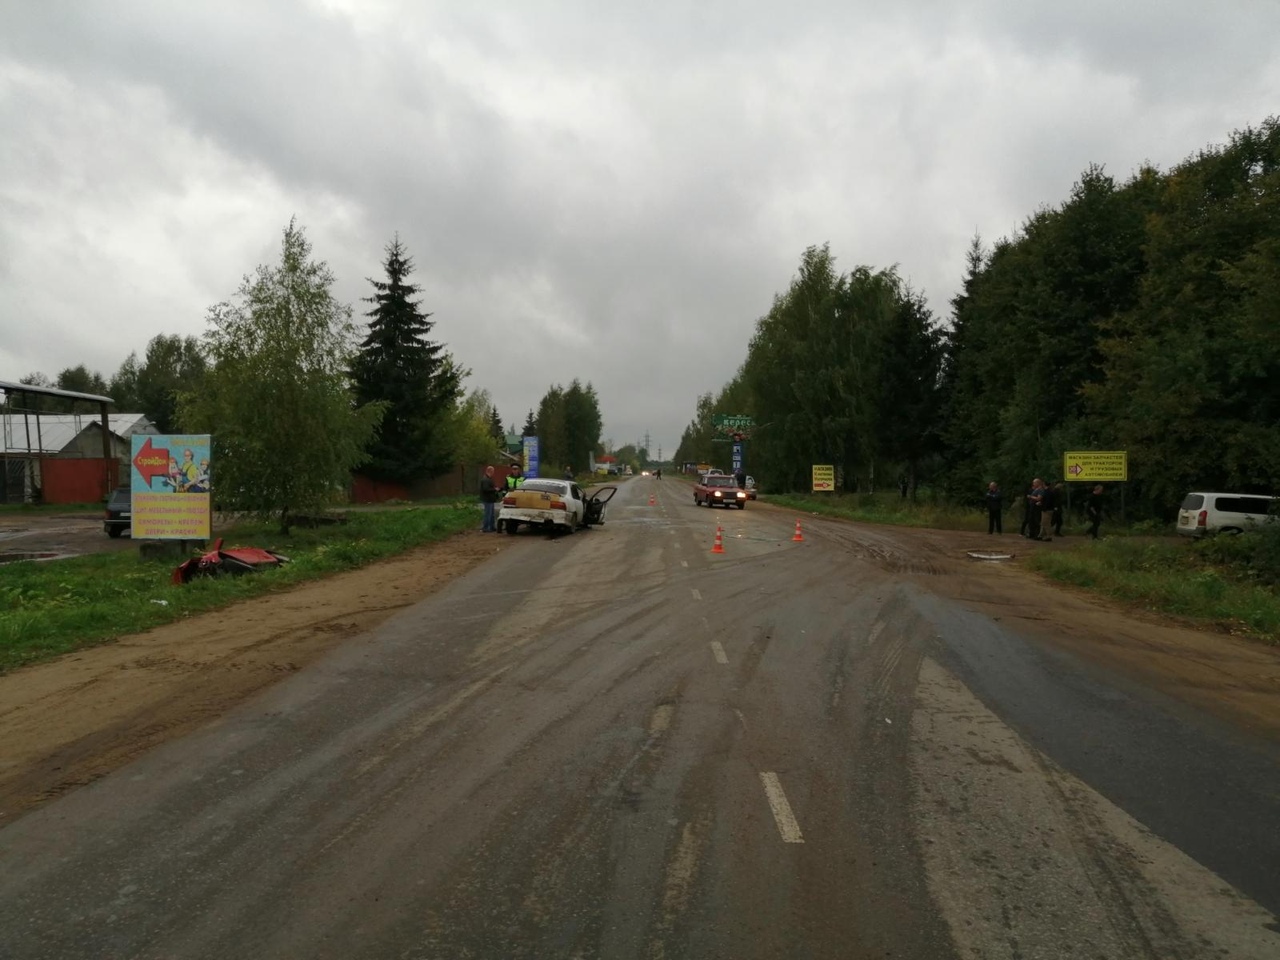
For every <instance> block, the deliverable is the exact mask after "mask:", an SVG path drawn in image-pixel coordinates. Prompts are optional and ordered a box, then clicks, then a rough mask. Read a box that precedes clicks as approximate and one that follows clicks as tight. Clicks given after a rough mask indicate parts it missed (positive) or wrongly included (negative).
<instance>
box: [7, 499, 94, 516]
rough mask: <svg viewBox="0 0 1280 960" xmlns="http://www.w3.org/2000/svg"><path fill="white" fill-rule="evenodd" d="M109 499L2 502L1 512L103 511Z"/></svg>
mask: <svg viewBox="0 0 1280 960" xmlns="http://www.w3.org/2000/svg"><path fill="white" fill-rule="evenodd" d="M106 509H107V501H105V500H99V501H97V502H96V503H0V514H13V513H18V514H22V513H102V512H103V511H105V510H106Z"/></svg>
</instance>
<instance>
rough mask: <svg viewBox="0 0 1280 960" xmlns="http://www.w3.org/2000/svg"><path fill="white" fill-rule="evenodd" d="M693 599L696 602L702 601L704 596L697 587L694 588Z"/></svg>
mask: <svg viewBox="0 0 1280 960" xmlns="http://www.w3.org/2000/svg"><path fill="white" fill-rule="evenodd" d="M693 599H695V600H701V599H702V594H701V593H699V592H698V588H697V587H694V588H693Z"/></svg>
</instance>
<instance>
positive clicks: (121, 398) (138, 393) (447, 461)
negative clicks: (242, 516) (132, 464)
mask: <svg viewBox="0 0 1280 960" xmlns="http://www.w3.org/2000/svg"><path fill="white" fill-rule="evenodd" d="M383 267H384V270H385V278H384V279H379V280H370V283H371V284H372V286H373V288H374V292H373V295H372V296H371V297H369V298H367V301H366V302H368V303H369V304H371V309H370V310H369V311H368V313H367V316H368V318H369V323H368V328H367V332H365V333H364V335H363V336H361V335H360V331H359V330H358V328H357V326H356V325H355V323H354V322H353V319H352V309H351V307H350V306H348V305H346V304H343V303H341V302H339V301H338V300H337V299H336V298H335V296H334V294H333V285H334V282H335V279H334V276H333V273H332V271H331V270H330V269H329V267H328V266H327V265H326V264H325V263H324V262H322V261H317V260H315V259H314V258H313V256H312V250H311V245H310V243H309V242H308V240H307V238H306V236H305V233H304V231H303V230H302V228H301V227H300V226H298V225H297V224H296V223H294V222H291V223H290V224H289V225H288V227H286V228H285V230H284V233H283V238H282V243H281V255H280V260H279V262H278V263H276V264H271V265H262V266H259V267H258V269H257V271H256V272H255V274H254V275H252V276H249V277H245V278H244V280H243V282H242V283H241V285H240V287H239V289H238V290H237V292H236V295H235V297H234V298H232V299H231V300H228V301H226V302H223V303H219V304H216V305H214V306H213V307H211V308H210V310H209V315H208V321H209V329H208V331H207V333H206V334H205V335H204V337H203V338H201V339H196V338H194V337H187V338H182V337H177V336H165V335H162V336H158V337H156V338H154V339H153V340H152V341H151V342H150V344H148V346H147V350H146V355H145V358H144V359H143V360H142V361H139V360H138V358H137V356H136V355H135V354H130V356H129V357H128V358H127V359H126V360H125V361H124V363H123V364H122V365H121V367H120V369H119V370H118V371H117V372H116V374H115V375H114V376H112V377H111V378H110V379H109V380H107V379H105V378H103V377H102V376H101V375H100V374H97V373H94V372H91V371H89V370H88V369H87V368H86V367H84V366H77V367H72V368H68V369H66V370H63V371H62V372H61V373H60V374H59V375H58V377H57V378H56V380H53V381H51V380H50V379H49V378H48V377H45V376H43V375H41V374H32V375H30V376H28V377H25V378H23V379H24V382H27V383H33V384H39V385H50V386H57V387H59V388H61V389H67V390H74V391H78V392H83V393H93V394H106V395H109V396H111V397H112V398H113V399H114V400H115V402H116V403H115V405H116V409H118V410H123V411H139V412H143V413H145V414H146V415H147V416H148V417H149V418H151V419H152V420H153V421H154V422H155V423H156V425H157V427H158V428H159V429H160V430H161V432H177V431H189V432H208V433H212V434H214V435H215V436H216V442H217V450H218V460H217V464H216V469H217V477H216V481H215V483H216V489H217V491H218V496H219V500H220V501H221V502H222V503H223V505H224V506H226V507H228V508H235V509H240V510H245V511H249V512H253V513H257V514H260V515H267V514H276V515H278V516H279V517H280V519H281V522H282V526H283V527H284V528H285V529H286V530H287V529H288V527H289V524H290V519H289V518H290V516H291V515H292V514H294V513H296V512H298V511H299V510H312V509H315V508H317V507H319V506H321V505H323V504H324V503H326V502H328V501H330V500H331V499H333V497H334V496H335V495H336V494H339V493H340V492H341V491H343V490H345V488H346V486H347V484H348V482H349V481H350V475H351V471H352V469H353V468H355V467H361V468H362V470H363V471H364V472H366V473H368V474H369V475H371V476H374V477H376V478H378V479H383V480H392V481H400V482H409V481H413V480H416V479H423V478H429V477H432V476H436V475H439V474H440V473H442V472H444V471H445V470H447V469H448V468H450V467H452V466H453V465H454V464H455V463H458V462H460V461H461V462H470V463H484V462H491V461H492V460H493V459H494V458H495V456H494V455H495V452H496V450H497V448H498V446H499V445H500V443H501V440H502V437H503V433H504V431H503V429H502V424H501V420H500V418H499V417H498V413H497V410H496V408H495V407H494V405H493V403H492V401H491V399H490V397H489V395H488V393H487V392H486V391H484V390H479V389H477V390H473V391H472V392H471V393H470V394H469V395H466V396H464V394H463V389H462V383H463V381H464V379H465V378H466V376H468V371H466V370H465V369H463V368H462V367H460V366H459V365H458V364H457V362H456V361H455V360H454V359H453V358H452V357H451V356H450V355H449V354H448V353H447V351H445V349H444V347H443V345H441V344H439V343H436V342H433V341H432V340H430V339H429V335H430V332H431V329H432V326H433V324H432V323H431V321H430V320H429V317H430V314H427V313H425V312H423V311H422V309H421V306H420V304H419V301H418V299H417V297H418V293H419V288H418V287H417V286H416V285H414V284H412V283H410V282H409V275H410V274H411V273H412V270H413V263H412V260H411V258H410V257H409V256H408V254H407V252H406V251H405V249H404V247H403V245H402V244H401V242H400V240H399V239H398V238H397V239H395V240H394V241H393V242H392V243H391V244H390V245H389V246H388V247H387V250H386V258H385V260H384V262H383ZM67 404H68V401H63V400H61V399H59V398H56V397H40V398H36V402H35V403H34V404H32V406H35V407H36V408H37V409H41V410H45V411H49V412H60V411H62V410H64V409H70V408H69V407H68V406H67Z"/></svg>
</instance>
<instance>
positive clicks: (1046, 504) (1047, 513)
mask: <svg viewBox="0 0 1280 960" xmlns="http://www.w3.org/2000/svg"><path fill="white" fill-rule="evenodd" d="M1056 502H1057V499H1056V497H1055V496H1054V491H1053V487H1051V486H1049V484H1047V483H1046V484H1044V486H1042V487H1041V488H1040V537H1039V539H1041V540H1051V539H1053V538H1052V537H1050V536H1049V534H1050V533H1051V532H1052V531H1053V507H1054V504H1055V503H1056Z"/></svg>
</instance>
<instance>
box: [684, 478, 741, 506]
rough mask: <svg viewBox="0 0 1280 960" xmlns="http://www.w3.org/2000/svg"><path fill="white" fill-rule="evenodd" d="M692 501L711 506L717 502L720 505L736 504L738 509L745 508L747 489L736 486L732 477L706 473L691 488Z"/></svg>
mask: <svg viewBox="0 0 1280 960" xmlns="http://www.w3.org/2000/svg"><path fill="white" fill-rule="evenodd" d="M693 502H694V503H695V504H703V503H705V504H706V505H707V506H708V507H713V506H715V505H716V504H717V503H718V504H720V505H721V506H722V507H731V506H735V505H736V506H737V508H738V509H739V510H745V509H747V491H745V490H743V489H741V488H740V487H739V486H738V482H737V481H736V480H734V479H733V477H726V476H724V475H723V474H715V473H712V474H708V475H707V476H705V477H703V478H702V480H701V481H699V482H698V483H697V484H696V485H695V486H694V488H693Z"/></svg>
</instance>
